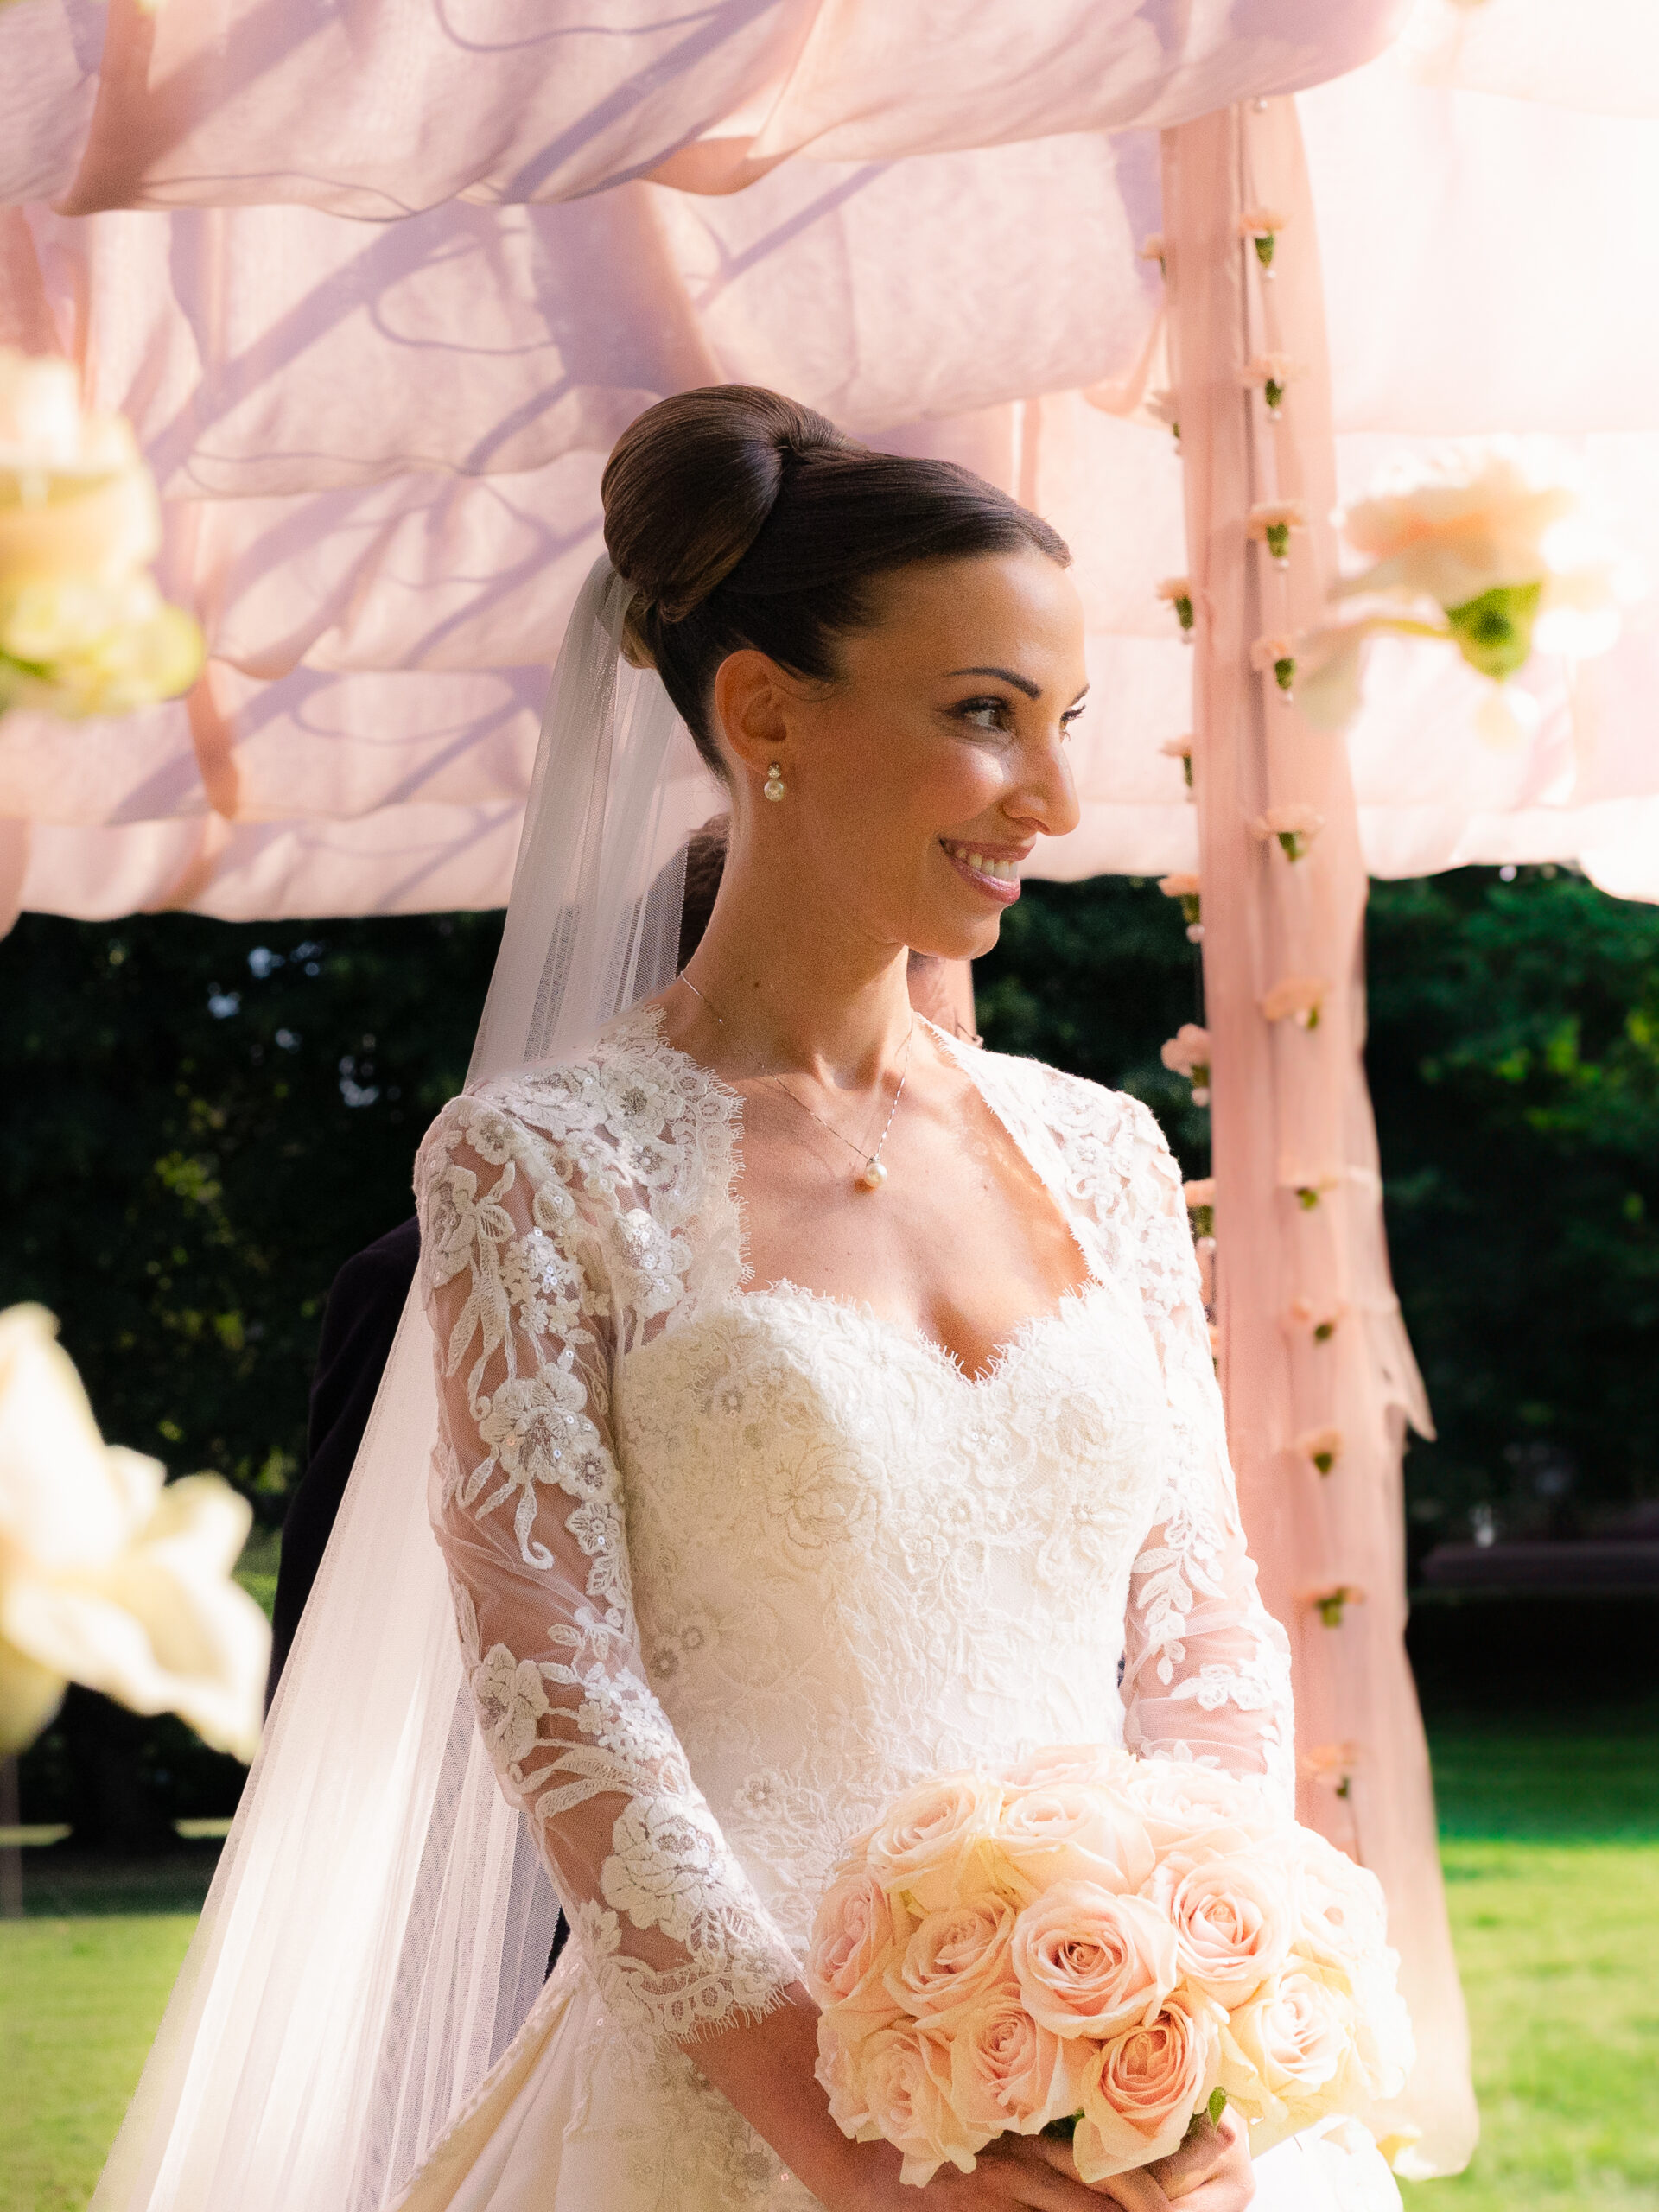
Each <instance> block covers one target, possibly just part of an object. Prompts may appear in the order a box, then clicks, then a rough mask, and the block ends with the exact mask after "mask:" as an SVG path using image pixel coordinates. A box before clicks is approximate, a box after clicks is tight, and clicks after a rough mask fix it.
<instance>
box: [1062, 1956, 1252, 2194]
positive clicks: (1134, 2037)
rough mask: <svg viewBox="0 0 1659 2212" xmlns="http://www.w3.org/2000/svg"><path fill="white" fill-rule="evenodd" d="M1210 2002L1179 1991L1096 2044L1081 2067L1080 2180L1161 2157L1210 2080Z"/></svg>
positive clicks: (1175, 2146)
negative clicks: (1182, 1996) (1183, 1997)
mask: <svg viewBox="0 0 1659 2212" xmlns="http://www.w3.org/2000/svg"><path fill="white" fill-rule="evenodd" d="M1217 2021H1218V2015H1217V2010H1216V2008H1213V2007H1211V2006H1209V2005H1205V2004H1204V2003H1203V2002H1202V2000H1201V1999H1200V2000H1198V2003H1197V2005H1196V2008H1190V2007H1189V2006H1188V2005H1185V2004H1183V2003H1182V2002H1180V2001H1179V1999H1175V1998H1172V1999H1170V2000H1169V2002H1168V2003H1167V2004H1166V2005H1165V2006H1164V2007H1163V2009H1162V2010H1161V2011H1160V2012H1158V2013H1157V2014H1156V2015H1155V2016H1154V2018H1152V2019H1151V2020H1150V2021H1147V2022H1145V2023H1143V2024H1141V2025H1139V2026H1136V2027H1133V2028H1129V2029H1128V2030H1126V2031H1124V2033H1123V2034H1122V2035H1120V2036H1115V2037H1113V2038H1112V2040H1111V2041H1110V2042H1109V2043H1106V2044H1101V2045H1100V2046H1099V2048H1098V2049H1097V2050H1096V2051H1095V2053H1094V2054H1093V2056H1091V2058H1090V2062H1089V2063H1088V2065H1087V2066H1086V2067H1085V2068H1084V2073H1083V2080H1082V2083H1081V2097H1080V2101H1081V2104H1082V2107H1083V2118H1082V2119H1081V2120H1079V2121H1078V2122H1077V2131H1076V2133H1075V2134H1074V2135H1073V2137H1072V2139H1071V2155H1072V2157H1073V2158H1075V2159H1076V2160H1077V2171H1078V2173H1079V2174H1080V2175H1081V2176H1082V2177H1083V2178H1084V2181H1085V2182H1089V2183H1093V2182H1097V2181H1104V2180H1106V2179H1107V2178H1108V2177H1109V2176H1110V2175H1112V2174H1121V2173H1127V2172H1128V2171H1129V2169H1130V2168H1131V2167H1134V2166H1145V2165H1149V2164H1151V2163H1152V2161H1153V2160H1154V2158H1168V2157H1169V2155H1170V2153H1171V2152H1173V2151H1176V2150H1179V2147H1180V2142H1181V2138H1182V2137H1183V2136H1184V2135H1185V2133H1186V2131H1187V2126H1188V2124H1189V2123H1190V2121H1191V2120H1192V2115H1193V2113H1195V2112H1197V2110H1198V2107H1199V2106H1200V2105H1202V2104H1203V2103H1204V2102H1205V2100H1206V2098H1207V2097H1208V2096H1209V2094H1210V2092H1211V2089H1212V2088H1214V2087H1215V2082H1216V2070H1217V2063H1218V2056H1219V2042H1218V2037H1217Z"/></svg>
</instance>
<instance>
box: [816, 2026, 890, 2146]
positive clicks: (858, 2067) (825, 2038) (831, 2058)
mask: <svg viewBox="0 0 1659 2212" xmlns="http://www.w3.org/2000/svg"><path fill="white" fill-rule="evenodd" d="M861 2050H862V2046H861V2044H856V2043H852V2042H849V2040H848V2038H847V2037H845V2036H844V2035H842V2032H841V2030H840V2027H839V2024H838V2023H837V2021H836V2018H835V2016H834V2015H833V2014H831V2013H829V2012H821V2013H819V2015H818V2057H817V2064H816V2065H815V2066H814V2067H813V2069H812V2074H813V2078H814V2080H815V2081H816V2082H817V2084H818V2086H819V2088H821V2089H823V2092H824V2093H825V2094H826V2095H827V2096H828V2098H829V2117H830V2119H831V2120H834V2121H835V2123H836V2126H837V2127H838V2128H839V2129H840V2130H841V2132H842V2134H843V2135H846V2136H850V2137H851V2139H852V2140H853V2141H854V2142H855V2143H873V2142H874V2141H875V2140H876V2139H877V2138H878V2137H879V2136H880V2133H881V2130H880V2126H879V2125H878V2123H877V2121H876V2120H875V2118H874V2115H873V2114H872V2113H871V2111H870V2101H869V2098H868V2094H867V2093H866V2090H865V2086H864V2069H863V2066H862V2064H861Z"/></svg>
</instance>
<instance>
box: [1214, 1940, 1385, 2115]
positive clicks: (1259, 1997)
mask: <svg viewBox="0 0 1659 2212" xmlns="http://www.w3.org/2000/svg"><path fill="white" fill-rule="evenodd" d="M1354 2026H1355V2017H1354V2004H1353V1999H1352V1998H1351V1996H1350V1994H1349V1993H1348V1991H1347V1989H1346V1987H1345V1986H1344V1985H1343V1983H1342V1982H1341V1980H1340V1978H1339V1977H1338V1976H1337V1975H1335V1974H1330V1973H1327V1972H1325V1971H1324V1970H1322V1969H1321V1968H1320V1967H1316V1966H1313V1965H1311V1964H1309V1963H1308V1962H1307V1961H1306V1960H1302V1959H1297V1958H1292V1959H1290V1960H1289V1961H1287V1964H1286V1966H1285V1969H1284V1971H1283V1972H1282V1973H1281V1974H1275V1975H1274V1979H1273V1980H1271V1981H1270V1982H1268V1984H1267V1985H1266V1986H1265V1987H1263V1988H1262V1989H1260V1990H1258V1991H1257V1993H1256V1994H1255V1996H1254V1997H1253V1998H1251V1999H1250V2000H1249V2003H1248V2004H1246V2005H1241V2006H1240V2007H1239V2009H1238V2010H1237V2012H1235V2013H1234V2014H1233V2015H1232V2017H1231V2018H1230V2020H1229V2021H1228V2024H1227V2025H1226V2026H1225V2027H1224V2029H1223V2030H1222V2031H1221V2086H1222V2088H1224V2089H1225V2090H1226V2092H1227V2094H1228V2096H1229V2098H1230V2100H1231V2101H1232V2102H1233V2103H1234V2104H1236V2105H1237V2106H1238V2107H1239V2108H1240V2110H1241V2111H1242V2112H1243V2113H1244V2115H1245V2117H1246V2118H1247V2119H1249V2120H1258V2121H1265V2122H1267V2123H1269V2124H1271V2123H1273V2122H1274V2121H1283V2120H1293V2121H1294V2124H1295V2125H1296V2126H1305V2125H1306V2124H1307V2123H1308V2122H1310V2121H1312V2120H1317V2119H1319V2118H1320V2117H1321V2116H1322V2114H1323V2113H1325V2112H1326V2111H1330V2110H1332V2109H1335V2107H1334V2106H1333V2105H1332V2103H1331V2102H1330V2101H1328V2099H1326V2098H1322V2097H1321V2094H1320V2092H1321V2091H1325V2092H1331V2091H1333V2090H1334V2089H1335V2088H1336V2087H1337V2085H1338V2083H1339V2082H1341V2080H1342V2078H1343V2076H1344V2075H1345V2074H1346V2073H1347V2072H1348V2070H1349V2069H1350V2066H1351V2061H1352V2058H1353V2053H1354Z"/></svg>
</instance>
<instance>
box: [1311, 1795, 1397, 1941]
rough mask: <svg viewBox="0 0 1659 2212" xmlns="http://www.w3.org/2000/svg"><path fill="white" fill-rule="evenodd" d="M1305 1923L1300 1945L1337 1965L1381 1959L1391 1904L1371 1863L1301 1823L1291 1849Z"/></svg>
mask: <svg viewBox="0 0 1659 2212" xmlns="http://www.w3.org/2000/svg"><path fill="white" fill-rule="evenodd" d="M1290 1864H1291V1866H1293V1867H1294V1872H1295V1879H1296V1896H1297V1905H1298V1908H1299V1915H1298V1916H1299V1919H1300V1928H1299V1929H1298V1932H1297V1938H1296V1948H1297V1949H1298V1950H1299V1951H1306V1952H1307V1953H1308V1954H1309V1955H1311V1956H1313V1958H1316V1959H1323V1960H1325V1961H1329V1963H1331V1964H1332V1965H1333V1966H1340V1967H1356V1966H1357V1965H1358V1964H1359V1963H1360V1962H1361V1961H1364V1960H1368V1959H1369V1960H1372V1961H1380V1960H1381V1959H1382V1958H1383V1953H1384V1948H1385V1938H1386V1933H1387V1924H1388V1910H1387V1907H1386V1905H1385V1904H1384V1903H1383V1885H1382V1884H1381V1883H1380V1882H1379V1881H1378V1880H1377V1878H1376V1875H1375V1874H1373V1873H1372V1872H1371V1871H1370V1868H1369V1867H1367V1866H1356V1865H1355V1863H1354V1861H1353V1860H1352V1859H1350V1858H1349V1856H1348V1854H1347V1853H1346V1852H1345V1851H1338V1848H1337V1847H1336V1845H1335V1844H1333V1843H1329V1842H1327V1841H1326V1840H1325V1837H1324V1836H1322V1835H1319V1834H1316V1833H1315V1832H1314V1831H1313V1829H1312V1828H1304V1827H1299V1828H1297V1829H1296V1830H1295V1831H1294V1845H1293V1848H1292V1852H1291V1854H1290Z"/></svg>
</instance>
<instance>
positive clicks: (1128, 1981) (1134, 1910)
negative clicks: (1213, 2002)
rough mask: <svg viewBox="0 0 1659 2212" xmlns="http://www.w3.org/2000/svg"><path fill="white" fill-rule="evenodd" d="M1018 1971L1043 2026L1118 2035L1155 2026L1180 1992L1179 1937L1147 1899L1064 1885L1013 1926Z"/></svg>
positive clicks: (1075, 1884)
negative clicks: (1173, 1993)
mask: <svg viewBox="0 0 1659 2212" xmlns="http://www.w3.org/2000/svg"><path fill="white" fill-rule="evenodd" d="M1013 1959H1014V1973H1015V1974H1016V1975H1017V1976H1018V1977H1019V1982H1020V1994H1021V1995H1022V1996H1023V1997H1024V1999H1025V2000H1026V2004H1027V2008H1028V2010H1029V2011H1030V2013H1031V2016H1032V2018H1033V2019H1034V2020H1035V2021H1036V2022H1037V2023H1038V2024H1039V2026H1040V2027H1045V2028H1050V2029H1052V2031H1053V2032H1054V2033H1055V2034H1056V2035H1058V2036H1082V2035H1088V2036H1108V2035H1115V2034H1116V2033H1117V2031H1119V2030H1120V2029H1122V2028H1126V2027H1128V2026H1129V2025H1130V2024H1133V2023H1135V2022H1137V2021H1145V2020H1149V2019H1151V2018H1153V2017H1154V2015H1155V2013H1156V2012H1157V2011H1158V2008H1159V2006H1160V2005H1161V2004H1162V2003H1163V2001H1164V1999H1165V1998H1166V1996H1167V1995H1168V1994H1169V1993H1170V1991H1171V1990H1172V1989H1173V1987H1174V1986H1175V1977H1176V1970H1177V1969H1176V1960H1175V1935H1174V1930H1173V1929H1172V1928H1171V1926H1170V1924H1169V1921H1168V1917H1167V1916H1166V1914H1165V1913H1163V1912H1161V1911H1160V1910H1159V1909H1158V1907H1157V1906H1155V1905H1154V1904H1149V1903H1148V1901H1147V1899H1146V1898H1145V1897H1122V1896H1120V1895H1118V1894H1117V1893H1116V1891H1112V1890H1107V1889H1103V1888H1102V1887H1101V1886H1100V1885H1099V1884H1098V1883H1094V1882H1061V1883H1058V1884H1057V1885H1055V1887H1054V1888H1053V1889H1052V1890H1050V1891H1047V1892H1046V1894H1045V1895H1044V1896H1042V1897H1039V1898H1038V1899H1037V1900H1036V1902H1035V1903H1034V1904H1030V1905H1028V1906H1027V1908H1026V1910H1025V1911H1023V1912H1022V1913H1021V1914H1020V1917H1019V1919H1018V1920H1017V1921H1016V1922H1015V1923H1014V1946H1013Z"/></svg>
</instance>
